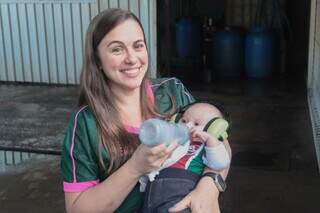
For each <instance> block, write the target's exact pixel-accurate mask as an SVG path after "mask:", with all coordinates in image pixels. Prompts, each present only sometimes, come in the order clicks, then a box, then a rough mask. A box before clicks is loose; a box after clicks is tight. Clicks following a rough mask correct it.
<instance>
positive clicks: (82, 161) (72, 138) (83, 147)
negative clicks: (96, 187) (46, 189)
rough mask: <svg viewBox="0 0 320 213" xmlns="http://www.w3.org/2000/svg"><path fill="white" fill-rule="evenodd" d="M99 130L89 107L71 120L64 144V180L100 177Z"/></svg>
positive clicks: (62, 168)
mask: <svg viewBox="0 0 320 213" xmlns="http://www.w3.org/2000/svg"><path fill="white" fill-rule="evenodd" d="M97 144H98V142H97V130H96V124H95V120H94V118H93V116H92V114H91V113H90V112H89V109H88V108H87V107H86V108H82V109H80V110H79V111H78V112H77V113H74V114H73V115H72V116H71V118H70V121H69V124H68V128H67V133H66V136H65V139H64V142H63V146H62V156H61V171H62V177H63V181H64V182H73V183H77V182H87V181H93V180H98V179H99V165H98V162H99V161H98V157H97V154H96V153H97V152H96V151H97Z"/></svg>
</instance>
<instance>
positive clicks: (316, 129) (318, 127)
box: [308, 0, 320, 171]
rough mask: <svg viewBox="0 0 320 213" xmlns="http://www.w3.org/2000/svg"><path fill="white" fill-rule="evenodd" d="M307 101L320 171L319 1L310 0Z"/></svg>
mask: <svg viewBox="0 0 320 213" xmlns="http://www.w3.org/2000/svg"><path fill="white" fill-rule="evenodd" d="M310 8H311V13H310V37H309V63H308V102H309V109H310V116H311V121H312V127H313V136H314V143H315V147H316V153H317V159H318V166H319V171H320V10H319V9H320V1H319V0H312V1H311V7H310Z"/></svg>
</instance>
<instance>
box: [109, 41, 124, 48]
mask: <svg viewBox="0 0 320 213" xmlns="http://www.w3.org/2000/svg"><path fill="white" fill-rule="evenodd" d="M115 43H117V44H123V42H121V41H111V42H110V43H109V44H108V45H107V47H109V46H111V45H112V44H115Z"/></svg>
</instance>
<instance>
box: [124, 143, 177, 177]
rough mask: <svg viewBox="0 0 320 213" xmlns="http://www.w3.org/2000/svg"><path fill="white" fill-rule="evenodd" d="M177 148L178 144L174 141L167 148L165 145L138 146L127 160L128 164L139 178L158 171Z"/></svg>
mask: <svg viewBox="0 0 320 213" xmlns="http://www.w3.org/2000/svg"><path fill="white" fill-rule="evenodd" d="M177 146H178V144H177V142H175V141H173V142H172V143H170V145H169V146H167V145H166V144H165V143H163V144H160V145H157V146H154V147H148V146H146V145H144V144H140V145H139V146H138V148H137V149H136V151H135V152H134V153H133V155H132V157H131V158H130V159H129V160H128V163H129V164H130V166H131V168H132V169H134V170H135V171H136V172H137V173H138V175H139V176H142V175H144V174H146V173H149V172H151V171H154V170H157V169H159V168H160V167H161V165H162V164H163V163H164V161H165V160H166V159H167V158H168V157H169V156H170V154H171V153H172V151H173V150H174V149H175V148H176V147H177Z"/></svg>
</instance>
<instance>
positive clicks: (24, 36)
mask: <svg viewBox="0 0 320 213" xmlns="http://www.w3.org/2000/svg"><path fill="white" fill-rule="evenodd" d="M8 2H10V3H8ZM90 2H91V3H90ZM111 7H120V8H124V9H129V10H131V11H133V12H134V13H135V14H136V15H137V16H138V17H139V18H140V20H141V21H142V24H143V26H144V29H145V32H146V37H147V42H148V46H149V51H150V59H151V63H150V64H151V66H150V67H151V70H152V75H153V76H155V67H156V66H155V64H156V28H155V27H152V26H156V25H155V24H156V1H149V0H83V1H81V0H74V1H71V0H65V1H63V0H60V1H52V0H51V1H50V0H47V1H36V0H29V1H27V0H24V1H21V0H20V2H19V1H17V0H16V1H3V0H2V1H0V81H9V82H36V83H51V84H77V83H79V75H80V71H81V65H82V54H83V43H84V37H85V32H86V29H87V27H88V25H89V22H90V20H91V19H92V18H93V17H94V16H95V15H96V14H97V13H98V12H99V11H101V10H104V9H106V8H111Z"/></svg>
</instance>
